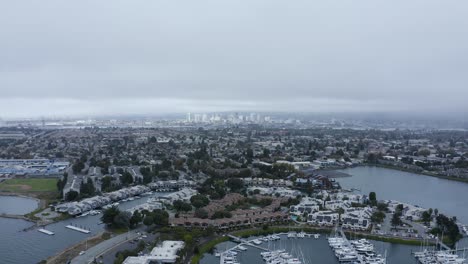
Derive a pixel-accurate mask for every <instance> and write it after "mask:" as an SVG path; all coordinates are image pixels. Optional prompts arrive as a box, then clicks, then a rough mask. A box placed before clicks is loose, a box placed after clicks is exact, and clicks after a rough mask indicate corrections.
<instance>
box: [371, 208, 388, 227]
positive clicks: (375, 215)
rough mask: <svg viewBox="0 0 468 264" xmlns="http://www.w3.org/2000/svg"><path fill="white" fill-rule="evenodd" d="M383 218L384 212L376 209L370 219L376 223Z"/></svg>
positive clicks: (380, 221)
mask: <svg viewBox="0 0 468 264" xmlns="http://www.w3.org/2000/svg"><path fill="white" fill-rule="evenodd" d="M384 219H385V213H383V212H382V211H376V212H374V213H373V214H372V216H371V221H372V222H373V223H377V224H380V223H382V222H383V220H384Z"/></svg>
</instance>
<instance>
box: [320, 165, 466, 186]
mask: <svg viewBox="0 0 468 264" xmlns="http://www.w3.org/2000/svg"><path fill="white" fill-rule="evenodd" d="M356 167H377V168H384V169H389V170H396V171H401V172H408V173H413V174H419V175H423V176H428V177H434V178H439V179H443V180H448V181H456V182H462V183H467V184H468V178H467V179H465V178H457V177H451V176H442V175H437V174H433V173H430V172H427V171H415V170H411V169H405V168H401V167H398V166H392V165H387V164H379V163H362V164H358V165H355V166H349V167H343V168H329V169H320V170H317V171H322V172H323V171H327V172H330V171H339V170H346V169H352V168H356ZM338 173H342V172H338ZM343 174H346V175H349V176H337V177H334V176H328V175H324V176H327V177H328V178H334V179H337V178H344V177H353V175H350V174H348V173H343Z"/></svg>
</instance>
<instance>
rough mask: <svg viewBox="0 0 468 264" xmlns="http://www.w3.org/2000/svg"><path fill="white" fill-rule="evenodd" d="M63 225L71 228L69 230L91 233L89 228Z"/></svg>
mask: <svg viewBox="0 0 468 264" xmlns="http://www.w3.org/2000/svg"><path fill="white" fill-rule="evenodd" d="M65 227H66V228H68V229H71V230H75V231H78V232H81V233H85V234H89V233H91V231H89V230H86V229H83V228H80V227H76V226H72V225H67V226H65Z"/></svg>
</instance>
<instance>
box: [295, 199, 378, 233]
mask: <svg viewBox="0 0 468 264" xmlns="http://www.w3.org/2000/svg"><path fill="white" fill-rule="evenodd" d="M364 200H365V197H364V196H362V195H356V194H351V193H343V192H339V193H334V194H331V193H328V192H327V191H322V192H321V193H320V195H318V196H317V197H316V198H311V197H304V198H302V200H301V202H300V203H299V204H297V205H294V206H291V207H290V214H291V215H294V216H304V217H305V219H304V220H306V221H307V223H308V224H311V225H316V226H326V227H332V226H335V225H336V224H337V223H338V221H340V218H341V223H342V227H343V228H344V229H351V230H368V229H369V228H370V225H371V221H370V218H371V216H372V213H373V209H372V208H371V207H352V204H353V203H362V202H363V201H364ZM339 210H342V212H341V214H340V213H338V211H339Z"/></svg>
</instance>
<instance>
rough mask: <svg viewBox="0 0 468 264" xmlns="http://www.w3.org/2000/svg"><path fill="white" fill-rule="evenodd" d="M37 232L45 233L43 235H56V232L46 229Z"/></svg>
mask: <svg viewBox="0 0 468 264" xmlns="http://www.w3.org/2000/svg"><path fill="white" fill-rule="evenodd" d="M37 231H39V232H41V233H43V234H46V235H49V236H52V235H55V233H54V232H52V231H49V230H47V229H44V228H40V229H38V230H37Z"/></svg>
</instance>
